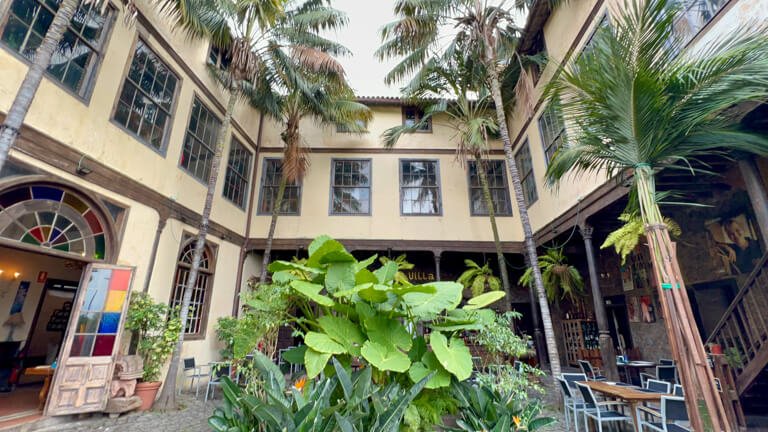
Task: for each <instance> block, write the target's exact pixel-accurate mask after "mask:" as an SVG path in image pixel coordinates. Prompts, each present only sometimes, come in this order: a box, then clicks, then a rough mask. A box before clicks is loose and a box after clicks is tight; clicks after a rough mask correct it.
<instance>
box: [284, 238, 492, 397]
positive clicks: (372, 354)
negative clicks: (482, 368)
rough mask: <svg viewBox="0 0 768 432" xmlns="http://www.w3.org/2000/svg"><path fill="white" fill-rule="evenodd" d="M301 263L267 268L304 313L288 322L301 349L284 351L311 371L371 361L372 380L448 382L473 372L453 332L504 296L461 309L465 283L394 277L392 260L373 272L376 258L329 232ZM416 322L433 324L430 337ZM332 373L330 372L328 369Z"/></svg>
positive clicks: (476, 325)
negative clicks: (357, 253) (357, 252)
mask: <svg viewBox="0 0 768 432" xmlns="http://www.w3.org/2000/svg"><path fill="white" fill-rule="evenodd" d="M308 251H309V258H308V259H307V260H306V262H305V263H304V264H299V263H295V262H288V261H275V262H274V263H272V264H271V265H270V268H269V270H270V271H272V272H273V275H272V280H273V281H274V283H282V284H285V285H287V286H290V287H291V289H292V290H294V291H295V293H296V294H298V295H297V301H296V305H297V307H298V309H299V310H300V311H301V312H302V313H303V316H302V317H301V318H297V319H295V320H294V323H295V325H296V327H297V330H298V331H299V332H301V333H302V334H303V337H304V343H305V345H303V346H302V347H300V348H296V349H295V350H294V351H293V352H290V353H289V354H287V358H288V359H294V361H298V362H300V363H302V364H304V366H305V368H306V370H307V375H308V376H309V377H310V378H313V377H316V376H317V375H319V374H320V372H322V371H323V370H324V369H325V368H326V367H327V366H328V362H329V360H330V359H331V357H335V358H336V359H338V360H339V361H340V362H341V363H342V364H345V365H348V364H350V363H351V362H352V361H353V360H355V361H361V362H363V363H367V364H368V365H370V366H371V367H372V368H373V369H374V371H373V373H374V377H375V378H376V380H377V381H378V382H387V381H397V382H401V383H406V382H411V383H417V382H420V381H421V380H423V379H424V378H425V377H427V376H429V377H430V379H429V380H428V381H427V383H426V387H427V388H430V389H435V388H440V387H447V386H449V385H450V383H451V379H452V377H454V378H456V379H457V380H459V381H462V380H466V379H467V378H469V377H470V375H471V374H472V355H471V354H470V351H469V348H468V347H467V346H466V345H465V344H464V341H463V340H462V339H461V337H459V332H462V331H465V330H479V329H481V328H482V327H483V326H484V325H485V324H486V323H488V322H490V321H492V320H493V318H494V316H495V313H494V312H493V311H492V310H490V309H484V308H485V307H486V306H488V305H489V304H491V303H493V302H495V301H497V300H499V299H501V298H502V297H504V293H503V292H501V291H491V292H488V293H485V294H483V295H481V296H478V297H474V298H472V299H470V300H469V301H468V302H467V304H466V305H464V306H463V307H459V305H460V303H461V300H462V295H461V293H462V289H463V286H462V285H461V284H459V283H456V282H430V283H426V284H422V285H414V284H411V283H410V282H408V281H404V280H401V279H399V278H396V274H397V271H398V266H397V264H396V263H395V262H393V261H388V262H386V264H384V265H383V266H381V267H380V268H378V269H376V270H373V271H372V270H369V269H368V267H369V266H370V265H371V264H373V262H374V261H375V260H376V256H372V257H369V258H368V259H366V260H364V261H358V260H357V259H355V257H354V256H352V254H350V253H349V252H347V251H346V250H345V249H344V246H343V245H342V244H341V243H339V242H338V241H336V240H333V239H331V238H330V237H327V236H321V237H318V238H316V239H315V240H314V241H313V242H312V243H311V244H310V245H309V248H308ZM417 328H428V329H430V330H431V332H430V334H429V335H428V336H422V335H419V334H417V333H416V329H417ZM330 372H332V370H331V371H330Z"/></svg>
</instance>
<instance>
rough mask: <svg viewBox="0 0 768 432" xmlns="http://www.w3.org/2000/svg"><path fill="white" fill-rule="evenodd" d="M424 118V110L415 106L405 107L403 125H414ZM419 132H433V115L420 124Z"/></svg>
mask: <svg viewBox="0 0 768 432" xmlns="http://www.w3.org/2000/svg"><path fill="white" fill-rule="evenodd" d="M423 118H424V110H423V109H421V108H419V107H415V106H404V107H403V125H404V126H414V125H415V124H417V123H419V122H420V121H421V119H423ZM418 132H432V117H430V118H428V119H427V121H426V122H424V124H422V125H421V126H419V129H418Z"/></svg>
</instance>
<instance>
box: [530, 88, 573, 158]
mask: <svg viewBox="0 0 768 432" xmlns="http://www.w3.org/2000/svg"><path fill="white" fill-rule="evenodd" d="M552 119H556V120H557V121H558V122H559V123H560V126H561V127H560V129H559V131H557V132H555V133H553V134H552V136H551V137H549V132H550V131H549V128H548V126H549V123H550V122H551V120H552ZM537 123H538V124H539V136H541V145H542V148H543V150H544V160H545V161H546V165H547V166H549V162H550V160H551V159H552V156H554V154H555V153H556V152H557V150H558V149H559V148H560V147H561V146H563V145H565V142H566V139H567V137H568V136H567V134H566V130H565V129H566V128H565V119H563V114H562V112H561V111H560V108H559V105H558V104H557V102H550V103H549V105H547V106H546V107H545V108H544V110H543V111H542V112H541V115H540V116H539V119H538V121H537ZM544 123H547V126H545V125H544ZM558 139H559V140H560V144H559V145H558V146H557V148H556V149H554V150H553V151H552V152H551V153H550V150H551V149H552V147H554V146H555V142H556V141H557V140H558Z"/></svg>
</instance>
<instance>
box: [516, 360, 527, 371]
mask: <svg viewBox="0 0 768 432" xmlns="http://www.w3.org/2000/svg"><path fill="white" fill-rule="evenodd" d="M513 366H514V368H515V371H516V372H517V373H523V372H524V371H525V366H524V365H523V362H521V361H520V360H515V362H514V363H513Z"/></svg>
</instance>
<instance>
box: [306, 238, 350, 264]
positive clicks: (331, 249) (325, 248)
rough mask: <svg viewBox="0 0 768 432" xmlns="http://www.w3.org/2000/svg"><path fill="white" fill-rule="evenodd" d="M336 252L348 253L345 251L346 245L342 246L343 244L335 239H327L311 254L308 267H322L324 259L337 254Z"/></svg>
mask: <svg viewBox="0 0 768 432" xmlns="http://www.w3.org/2000/svg"><path fill="white" fill-rule="evenodd" d="M335 252H346V251H345V249H344V245H342V244H341V243H339V242H338V241H336V240H334V239H331V238H328V239H326V240H325V241H324V242H323V243H322V244H321V245H320V246H319V247H317V248H316V249H315V250H314V251H313V252H310V254H309V258H308V259H307V267H320V265H321V264H322V260H323V258H324V257H325V256H326V255H328V254H331V253H335ZM334 255H335V254H334ZM342 255H343V254H342ZM331 256H333V255H331Z"/></svg>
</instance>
